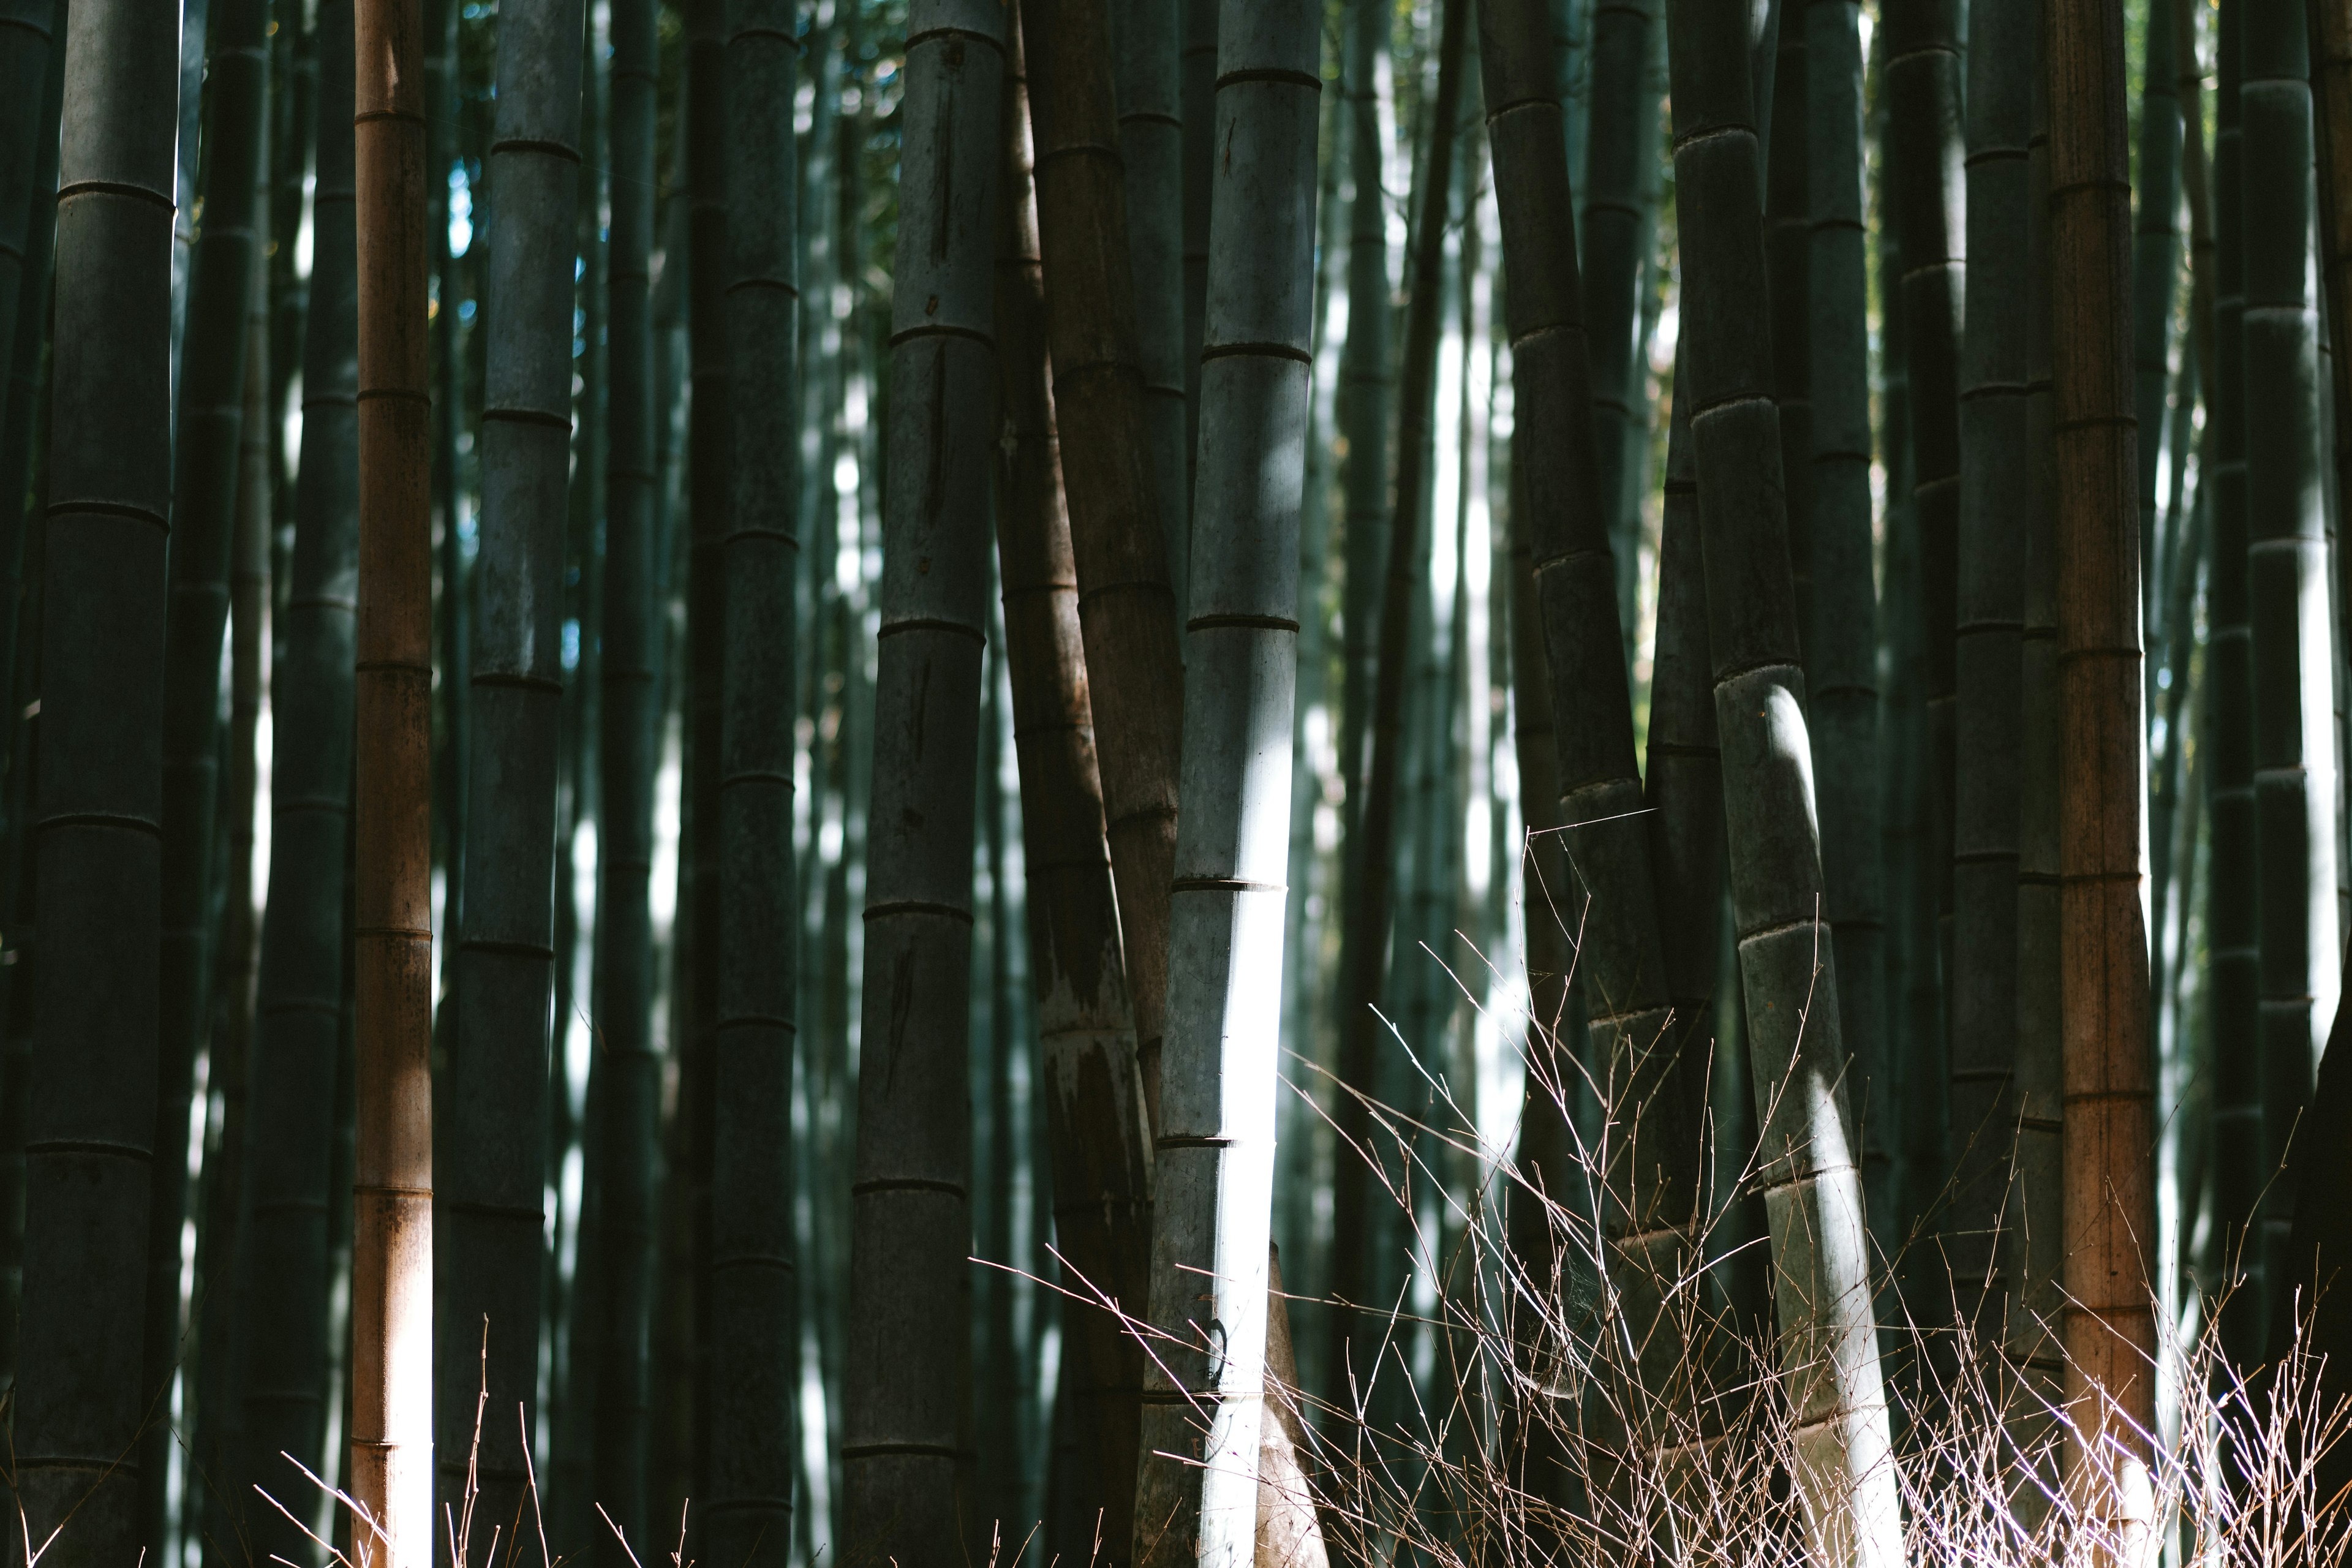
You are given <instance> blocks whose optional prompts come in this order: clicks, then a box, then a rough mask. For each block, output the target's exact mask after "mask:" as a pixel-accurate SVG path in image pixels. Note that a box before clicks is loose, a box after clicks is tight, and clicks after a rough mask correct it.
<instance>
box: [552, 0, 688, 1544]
mask: <svg viewBox="0 0 2352 1568" xmlns="http://www.w3.org/2000/svg"><path fill="white" fill-rule="evenodd" d="M612 37H613V62H612V94H613V114H612V120H611V121H610V125H609V132H610V136H611V142H610V147H609V151H608V156H609V157H610V159H611V171H612V204H613V211H612V228H611V238H610V244H611V247H612V249H611V258H612V259H611V263H610V270H609V272H608V273H607V274H606V277H607V285H606V286H607V289H609V298H610V301H611V303H610V307H609V311H610V314H609V321H610V329H609V330H610V339H609V342H610V349H609V353H610V355H611V358H610V362H609V363H610V367H611V368H610V374H611V384H610V385H611V392H610V398H609V401H608V403H607V405H606V409H605V418H606V429H607V432H608V434H607V437H606V441H605V448H604V450H605V461H606V463H607V465H608V468H607V470H606V471H607V479H606V481H605V493H606V496H607V497H608V500H609V509H610V510H608V511H607V513H606V515H605V523H604V557H605V561H604V671H603V680H604V701H603V704H602V706H601V710H600V721H601V723H600V728H601V733H600V736H599V744H598V759H599V763H600V765H601V766H602V769H603V778H602V784H603V790H602V799H601V801H600V803H599V804H600V805H601V807H602V809H601V811H600V812H599V814H598V819H597V839H596V872H597V884H598V885H597V894H596V1024H597V1031H598V1034H599V1035H600V1036H601V1039H600V1041H599V1045H600V1047H601V1048H600V1049H599V1050H598V1051H597V1053H596V1055H595V1058H594V1059H593V1065H592V1067H591V1068H590V1069H589V1070H590V1079H589V1083H590V1088H589V1099H590V1100H591V1103H592V1105H593V1112H592V1115H593V1122H592V1126H593V1131H592V1134H591V1136H590V1139H589V1143H588V1167H587V1176H586V1180H587V1181H588V1183H589V1184H591V1185H592V1186H593V1190H594V1192H595V1194H596V1211H595V1225H594V1227H593V1232H592V1233H590V1234H589V1236H588V1237H586V1238H585V1239H584V1240H583V1250H585V1249H589V1248H593V1259H594V1268H595V1271H596V1279H597V1283H598V1285H599V1288H600V1293H601V1295H602V1297H603V1301H602V1304H601V1306H600V1307H599V1308H597V1309H596V1310H597V1313H598V1321H597V1324H596V1332H595V1336H594V1339H593V1342H592V1343H591V1344H590V1345H589V1346H587V1347H586V1349H587V1352H588V1353H589V1354H590V1355H592V1356H593V1366H592V1367H591V1369H590V1370H589V1372H588V1374H587V1379H586V1382H587V1386H588V1387H589V1388H590V1389H592V1390H593V1398H594V1408H593V1413H592V1423H593V1425H592V1431H593V1436H592V1438H591V1451H592V1453H591V1460H590V1474H591V1476H592V1477H593V1489H594V1497H595V1499H596V1501H597V1502H598V1503H599V1504H600V1505H601V1506H602V1507H603V1509H604V1512H605V1513H606V1514H607V1515H608V1516H609V1517H610V1518H611V1519H612V1521H613V1522H614V1526H615V1527H616V1528H617V1530H618V1531H620V1533H621V1535H622V1536H625V1537H627V1538H628V1539H630V1540H634V1541H637V1542H643V1541H646V1540H647V1539H649V1535H648V1531H650V1530H651V1528H652V1521H651V1520H649V1519H648V1518H647V1516H646V1392H647V1391H646V1373H647V1353H648V1348H649V1346H648V1334H649V1331H650V1326H651V1322H652V1316H653V1310H652V1308H653V1302H652V1298H653V1273H652V1266H653V1240H654V1224H653V1221H654V1215H653V1202H654V1140H655V1136H656V1122H657V1121H658V1119H659V1114H660V1092H661V1085H660V1073H661V1064H660V1062H659V1060H658V1059H657V1058H656V1054H655V1051H654V1045H653V1035H652V1026H653V1004H654V996H655V991H656V975H655V971H654V953H653V923H652V920H653V917H652V911H651V908H650V905H649V902H648V893H649V883H650V879H651V877H652V869H653V848H654V844H653V810H654V799H653V793H654V769H655V765H656V759H657V757H658V755H659V747H660V733H659V731H660V718H661V713H662V709H661V706H660V698H659V694H658V691H657V682H656V670H657V668H658V667H659V664H660V644H659V637H660V634H661V629H662V622H663V620H665V619H667V604H666V602H664V601H663V600H662V599H660V598H658V597H657V596H656V591H655V584H656V566H655V549H656V526H655V516H656V493H655V492H656V475H655V438H654V422H655V419H656V412H655V401H654V390H655V389H654V381H653V374H652V372H653V363H652V362H653V353H654V342H653V321H652V314H651V299H650V291H651V275H652V263H653V228H654V192H655V183H654V181H655V177H654V116H655V100H656V93H657V91H658V65H659V57H658V54H657V52H656V39H655V26H654V6H653V4H652V0H619V3H618V4H615V5H614V7H613V14H612ZM576 1332H577V1331H576V1330H575V1334H576ZM581 1348H582V1347H581V1346H580V1344H579V1342H578V1341H577V1340H576V1339H575V1341H574V1361H573V1364H574V1365H575V1366H577V1365H580V1364H581V1361H582V1359H583V1358H582V1357H581V1354H580V1351H581ZM578 1381H579V1380H577V1379H575V1383H576V1382H578ZM593 1539H594V1540H595V1542H596V1546H595V1559H596V1561H597V1562H598V1563H601V1564H603V1568H624V1565H625V1564H626V1563H628V1561H629V1553H628V1549H627V1547H626V1546H625V1544H624V1543H623V1541H622V1540H621V1539H619V1538H617V1537H616V1536H615V1534H614V1531H608V1530H601V1529H600V1530H597V1531H594V1532H593Z"/></svg>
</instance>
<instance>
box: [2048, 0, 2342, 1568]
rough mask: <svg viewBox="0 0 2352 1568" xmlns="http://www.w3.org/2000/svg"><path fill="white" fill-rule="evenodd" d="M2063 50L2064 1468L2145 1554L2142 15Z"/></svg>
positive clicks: (2060, 22) (2122, 1544) (2092, 1506)
mask: <svg viewBox="0 0 2352 1568" xmlns="http://www.w3.org/2000/svg"><path fill="white" fill-rule="evenodd" d="M2301 31H2302V29H2301V28H2300V27H2299V26H2298V27H2297V28H2296V32H2297V34H2298V35H2300V33H2301ZM2045 37H2046V47H2047V49H2048V51H2049V55H2048V59H2047V61H2046V62H2045V64H2046V69H2047V72H2048V76H2049V81H2050V89H2049V92H2050V105H2051V109H2050V259H2051V270H2050V289H2051V298H2052V300H2053V302H2054V303H2056V304H2058V305H2062V306H2063V309H2062V310H2053V328H2052V332H2051V413H2052V425H2051V428H2052V432H2053V439H2052V446H2053V460H2054V464H2055V467H2056V469H2057V476H2058V483H2057V495H2058V508H2057V526H2056V530H2055V531H2056V535H2057V560H2058V634H2059V650H2060V663H2059V676H2058V680H2059V713H2060V718H2061V721H2062V723H2063V725H2064V735H2065V743H2064V744H2063V748H2062V749H2061V751H2060V753H2059V773H2058V788H2059V793H2058V798H2059V819H2058V854H2059V910H2060V919H2061V937H2060V945H2059V952H2060V963H2061V965H2062V967H2061V971H2060V973H2061V977H2062V988H2061V996H2060V1006H2061V1015H2060V1016H2061V1018H2062V1020H2063V1030H2064V1052H2063V1057H2062V1065H2063V1074H2064V1077H2063V1084H2064V1149H2065V1162H2066V1172H2065V1190H2066V1223H2065V1230H2064V1238H2065V1243H2066V1247H2067V1251H2066V1264H2065V1273H2064V1279H2065V1285H2066V1294H2067V1298H2068V1300H2067V1306H2066V1310H2065V1312H2064V1313H2063V1317H2062V1322H2063V1326H2064V1334H2065V1342H2066V1353H2067V1362H2068V1367H2067V1384H2068V1389H2069V1393H2070V1394H2071V1395H2073V1397H2072V1398H2071V1399H2070V1401H2069V1403H2070V1405H2072V1406H2073V1408H2072V1410H2071V1412H2070V1414H2071V1416H2072V1421H2071V1424H2070V1428H2069V1433H2068V1442H2067V1446H2066V1465H2067V1469H2068V1483H2069V1486H2070V1488H2072V1489H2074V1492H2075V1495H2076V1497H2077V1498H2078V1499H2079V1500H2080V1506H2081V1507H2082V1508H2083V1509H2084V1513H2085V1515H2086V1517H2087V1521H2088V1522H2089V1523H2090V1524H2091V1526H2092V1528H2095V1529H2097V1530H2099V1531H2102V1532H2103V1533H2105V1534H2106V1536H2107V1538H2108V1539H2110V1540H2113V1541H2115V1542H2116V1543H2117V1545H2118V1547H2119V1548H2121V1549H2122V1550H2123V1551H2125V1552H2132V1551H2134V1550H2135V1549H2136V1547H2137V1542H2144V1541H2146V1540H2147V1536H2148V1534H2149V1533H2150V1532H2151V1531H2153V1529H2154V1526H2155V1521H2153V1520H2152V1519H2150V1518H2148V1517H2147V1514H2146V1513H2145V1511H2144V1510H2146V1509H2147V1507H2148V1506H2149V1493H2148V1489H2149V1484H2150V1483H2149V1479H2148V1476H2147V1470H2146V1466H2147V1462H2148V1460H2147V1444H2148V1442H2149V1441H2150V1437H2149V1436H2148V1435H2149V1434H2152V1433H2153V1432H2154V1430H2155V1425H2156V1421H2155V1416H2156V1402H2155V1388H2156V1372H2155V1363H2154V1359H2153V1358H2154V1356H2155V1354H2156V1352H2157V1342H2156V1324H2155V1318H2154V1312H2153V1310H2152V1305H2151V1302H2150V1299H2149V1294H2148V1290H2149V1284H2150V1280H2149V1278H2148V1274H2147V1263H2146V1261H2145V1259H2146V1257H2147V1243H2146V1240H2145V1238H2147V1237H2152V1236H2153V1235H2154V1234H2155V1224H2154V1221H2155V1204H2154V1196H2155V1194H2154V1193H2153V1191H2152V1187H2153V1181H2152V1177H2153V1174H2154V1172H2153V1162H2152V1159H2151V1157H2150V1156H2151V1150H2152V1147H2153V1135H2154V1129H2153V1127H2152V1126H2151V1125H2150V1120H2149V1100H2150V1091H2151V1085H2150V1076H2151V1075H2150V1064H2149V1061H2148V1048H2147V1047H2148V1032H2147V931H2146V927H2145V924H2144V916H2143V914H2142V909H2141V903H2140V899H2141V894H2142V891H2143V886H2144V884H2143V879H2144V877H2145V875H2146V866H2145V864H2144V862H2143V856H2144V854H2145V849H2144V847H2143V846H2144V845H2145V843H2146V838H2145V829H2146V824H2145V818H2144V816H2143V815H2142V814H2143V810H2144V805H2145V799H2144V791H2145V790H2146V787H2147V783H2146V779H2147V774H2146V768H2145V764H2144V763H2143V762H2142V759H2141V752H2142V748H2143V746H2144V745H2145V743H2146V730H2145V728H2144V726H2143V724H2142V721H2141V701H2142V698H2143V687H2142V677H2141V673H2140V662H2141V659H2140V652H2139V625H2138V622H2139V616H2140V592H2139V541H2138V538H2137V534H2138V518H2137V505H2136V501H2135V498H2134V496H2133V494H2132V489H2133V487H2134V484H2135V476H2136V474H2137V466H2138V465H2137V459H2136V457H2135V453H2134V445H2133V428H2132V390H2131V295H2130V277H2131V271H2130V266H2131V235H2130V229H2131V211H2130V179H2129V171H2128V167H2127V164H2128V153H2129V148H2128V145H2127V135H2126V126H2127V116H2126V106H2125V101H2124V74H2125V58H2124V53H2125V51H2124V17H2123V9H2122V7H2121V6H2120V5H2114V4H2111V3H2109V0H2052V4H2051V6H2050V9H2049V12H2048V14H2047V21H2046V34H2045ZM2248 162H2249V164H2250V165H2251V163H2252V160H2251V158H2249V160H2248ZM2249 281H2250V282H2251V281H2252V276H2251V270H2250V275H2249ZM2252 298H2253V296H2252V293H2251V291H2250V293H2249V303H2251V302H2252ZM2250 368H2251V367H2250ZM2251 379H2252V377H2251V374H2250V376H2249V381H2250V383H2251ZM2327 896H2328V898H2329V899H2330V900H2332V899H2333V897H2334V888H2333V885H2332V883H2331V885H2330V886H2329V888H2328V889H2327ZM2137 1550H2145V1548H2144V1547H2137Z"/></svg>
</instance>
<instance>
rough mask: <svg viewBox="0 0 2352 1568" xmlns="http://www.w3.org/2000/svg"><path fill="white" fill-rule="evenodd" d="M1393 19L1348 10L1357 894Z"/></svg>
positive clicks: (1347, 474)
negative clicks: (1386, 95) (1386, 93)
mask: <svg viewBox="0 0 2352 1568" xmlns="http://www.w3.org/2000/svg"><path fill="white" fill-rule="evenodd" d="M1387 17H1388V12H1387V9H1386V7H1385V6H1383V5H1380V4H1378V3H1377V0H1359V3H1358V4H1356V5H1351V6H1350V7H1349V11H1348V19H1347V26H1346V37H1345V44H1346V49H1347V58H1346V66H1345V68H1344V70H1343V71H1342V73H1341V77H1340V92H1341V93H1342V95H1343V99H1344V103H1345V111H1346V114H1347V120H1348V178H1349V184H1350V187H1351V194H1350V195H1349V205H1348V300H1349V308H1348V338H1347V342H1346V343H1345V344H1344V345H1343V346H1342V347H1341V349H1340V351H1339V434H1340V437H1341V438H1342V439H1343V440H1345V441H1346V442H1347V444H1348V450H1347V462H1346V467H1345V468H1344V469H1342V471H1341V474H1340V484H1341V486H1342V488H1343V490H1344V494H1345V501H1344V510H1343V514H1342V515H1343V521H1342V524H1341V527H1342V531H1343V532H1344V534H1345V536H1346V537H1345V547H1346V550H1347V584H1346V587H1345V589H1344V594H1345V598H1344V601H1343V604H1342V606H1341V610H1340V623H1341V627H1342V631H1341V635H1342V637H1344V638H1345V647H1344V649H1343V651H1342V653H1341V662H1342V674H1341V677H1340V680H1341V689H1340V697H1339V773H1340V780H1341V785H1342V792H1343V801H1344V804H1345V807H1346V811H1347V830H1346V833H1345V835H1344V839H1345V847H1344V851H1343V852H1344V853H1345V854H1346V856H1347V857H1348V859H1347V869H1346V871H1345V873H1344V875H1345V877H1346V879H1347V885H1348V886H1349V888H1351V889H1352V888H1353V887H1355V886H1356V884H1357V883H1358V881H1359V880H1360V879H1361V876H1362V872H1361V870H1360V867H1359V866H1358V864H1357V861H1358V858H1359V853H1360V848H1361V837H1362V836H1361V832H1360V826H1359V824H1360V821H1361V819H1362V816H1363V794H1364V789H1363V786H1364V768H1365V765H1366V763H1367V762H1368V760H1369V759H1368V758H1367V756H1366V755H1365V746H1366V740H1367V737H1369V736H1370V733H1371V722H1370V721H1371V700H1372V683H1373V679H1374V675H1373V672H1374V668H1375V667H1376V665H1377V663H1378V652H1379V647H1380V632H1379V626H1378V624H1377V623H1378V619H1379V615H1380V603H1381V563H1383V562H1385V561H1386V560H1387V557H1388V519H1389V499H1388V497H1389V429H1388V426H1389V405H1390V402H1391V392H1392V388H1393V387H1394V385H1395V373H1394V372H1393V371H1392V370H1391V367H1390V364H1389V335H1390V318H1391V314H1392V312H1391V310H1390V308H1389V297H1390V292H1391V290H1390V283H1389V238H1388V193H1387V191H1386V188H1385V187H1384V185H1383V184H1382V176H1383V174H1384V172H1385V160H1386V149H1387V146H1388V136H1387V128H1386V126H1385V125H1384V124H1383V114H1382V110H1383V102H1382V93H1381V89H1382V87H1383V85H1384V84H1385V83H1387V82H1388V80H1389V73H1388V72H1387V71H1385V70H1384V69H1383V68H1382V63H1383V57H1384V56H1385V54H1386V52H1387V49H1388V41H1389V40H1388V28H1387Z"/></svg>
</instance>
